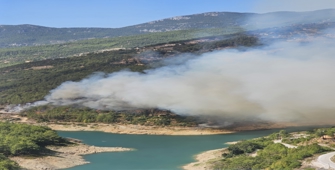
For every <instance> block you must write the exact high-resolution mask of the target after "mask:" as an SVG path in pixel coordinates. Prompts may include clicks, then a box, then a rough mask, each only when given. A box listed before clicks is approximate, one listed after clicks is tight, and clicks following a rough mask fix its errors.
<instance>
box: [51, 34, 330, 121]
mask: <svg viewBox="0 0 335 170" xmlns="http://www.w3.org/2000/svg"><path fill="white" fill-rule="evenodd" d="M333 46H334V43H333V42H332V41H329V40H324V39H320V40H317V41H315V42H313V43H308V44H306V43H304V44H299V43H288V42H282V43H277V44H274V45H271V46H268V47H264V48H262V49H249V50H246V51H238V50H225V51H217V52H211V53H206V54H203V55H201V56H194V57H193V58H192V59H189V60H186V61H185V62H184V63H183V64H180V63H179V64H172V65H167V66H164V67H160V68H156V69H151V70H146V71H145V74H142V73H137V72H130V71H121V72H117V73H112V74H104V73H97V74H94V75H92V76H91V77H89V78H86V79H84V80H82V81H80V82H72V81H69V82H65V83H63V84H62V85H60V86H59V87H58V88H56V89H54V90H52V91H51V92H50V95H48V96H47V97H46V100H47V101H48V102H50V103H53V104H55V105H68V104H80V105H83V106H87V107H90V108H96V109H114V110H122V109H129V108H160V109H168V110H171V111H173V112H175V113H177V114H183V115H214V116H222V117H227V118H233V119H241V120H245V119H249V118H260V119H264V120H273V121H305V122H315V121H322V120H330V119H333V118H335V104H334V101H335V78H334V76H335V49H334V48H333Z"/></svg>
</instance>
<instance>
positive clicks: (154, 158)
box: [58, 128, 306, 170]
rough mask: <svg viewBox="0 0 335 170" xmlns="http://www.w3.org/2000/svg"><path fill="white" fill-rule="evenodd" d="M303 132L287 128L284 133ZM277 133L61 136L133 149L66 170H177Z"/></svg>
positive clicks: (89, 157) (102, 155)
mask: <svg viewBox="0 0 335 170" xmlns="http://www.w3.org/2000/svg"><path fill="white" fill-rule="evenodd" d="M298 130H306V128H289V129H287V131H298ZM276 131H278V130H260V131H249V132H239V133H234V134H224V135H203V136H163V135H125V134H111V133H103V132H64V131H59V132H58V133H59V135H61V136H63V137H71V138H77V139H81V140H82V141H83V143H86V144H88V145H94V146H110V147H113V146H114V147H127V148H135V149H137V150H136V151H130V152H111V153H98V154H92V155H87V156H85V157H84V158H85V159H86V160H88V161H89V162H91V163H90V164H85V165H82V166H76V167H73V168H69V169H68V170H150V169H152V170H178V169H179V170H180V169H181V168H180V167H181V166H183V165H185V164H188V163H190V162H193V161H194V159H193V156H194V155H195V154H198V153H201V152H203V151H207V150H212V149H218V148H223V147H226V146H227V145H226V144H225V143H226V142H231V141H237V140H243V139H251V138H255V137H261V136H265V135H268V134H271V133H273V132H276Z"/></svg>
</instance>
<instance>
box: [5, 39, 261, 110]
mask: <svg viewBox="0 0 335 170" xmlns="http://www.w3.org/2000/svg"><path fill="white" fill-rule="evenodd" d="M254 45H258V41H257V38H255V37H251V36H246V35H239V36H236V37H232V38H230V39H224V40H220V41H209V42H198V43H196V44H190V43H183V42H178V44H177V45H176V44H175V46H173V48H172V49H170V48H168V49H167V48H165V46H164V45H163V46H162V45H157V46H156V47H155V46H149V47H146V48H139V49H137V50H136V49H131V50H117V51H106V52H101V53H89V54H87V55H84V56H81V57H70V58H60V59H47V60H43V61H37V62H31V63H24V64H19V65H14V66H9V67H4V68H0V74H1V77H0V105H5V104H24V103H27V102H34V101H37V100H41V99H43V98H44V96H46V95H47V94H48V93H49V91H50V90H51V89H54V88H56V87H57V86H59V85H60V84H61V83H63V82H65V81H79V80H81V79H83V78H85V77H87V76H88V75H91V74H92V73H94V72H105V73H112V72H116V71H120V70H122V69H125V68H127V69H130V70H132V71H137V72H142V71H143V70H145V69H148V68H149V67H150V62H151V61H148V60H145V59H144V60H145V61H142V59H141V58H139V57H138V56H140V54H139V53H141V52H144V54H145V52H146V51H148V50H149V51H151V50H153V48H156V49H155V50H156V51H157V53H154V54H155V55H156V56H155V58H162V57H168V56H172V55H176V54H179V53H182V52H193V53H202V52H206V51H210V50H214V49H218V48H225V47H237V46H254Z"/></svg>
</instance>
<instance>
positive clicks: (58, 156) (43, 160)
mask: <svg viewBox="0 0 335 170" xmlns="http://www.w3.org/2000/svg"><path fill="white" fill-rule="evenodd" d="M47 148H48V149H49V150H51V153H50V154H47V155H45V156H38V157H24V156H16V157H10V159H11V160H13V161H15V162H17V163H18V164H19V165H20V166H21V167H22V168H25V169H27V170H45V169H48V170H56V169H65V168H71V167H74V166H79V165H84V164H87V163H90V162H88V161H86V160H85V159H84V158H83V156H84V155H89V154H95V153H102V152H125V151H134V150H135V149H132V148H122V147H97V146H89V145H86V144H82V143H77V144H76V145H73V146H61V147H60V146H48V147H47Z"/></svg>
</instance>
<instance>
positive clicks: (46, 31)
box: [0, 9, 335, 48]
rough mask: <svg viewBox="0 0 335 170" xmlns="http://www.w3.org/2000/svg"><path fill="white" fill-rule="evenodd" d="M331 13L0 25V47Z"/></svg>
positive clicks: (321, 17) (257, 24)
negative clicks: (101, 24) (116, 24)
mask: <svg viewBox="0 0 335 170" xmlns="http://www.w3.org/2000/svg"><path fill="white" fill-rule="evenodd" d="M334 16H335V10H334V9H328V10H319V11H312V12H274V13H266V14H254V13H236V12H210V13H203V14H195V15H186V16H177V17H172V18H167V19H162V20H158V21H152V22H148V23H144V24H139V25H134V26H128V27H123V28H50V27H42V26H36V25H0V48H4V47H16V46H33V45H41V44H59V43H65V42H70V41H77V40H83V39H90V38H105V37H110V38H111V37H118V36H129V35H139V34H145V33H153V32H167V31H176V30H189V29H207V28H220V29H223V28H224V29H227V30H231V29H234V30H236V31H241V30H248V31H249V30H254V29H264V28H271V27H276V26H288V25H292V24H308V23H322V22H335V18H334Z"/></svg>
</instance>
